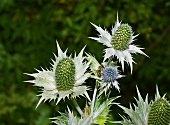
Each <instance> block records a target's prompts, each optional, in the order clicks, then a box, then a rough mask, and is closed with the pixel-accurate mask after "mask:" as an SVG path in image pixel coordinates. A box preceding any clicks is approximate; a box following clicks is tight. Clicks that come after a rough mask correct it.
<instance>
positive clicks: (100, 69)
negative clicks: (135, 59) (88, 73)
mask: <svg viewBox="0 0 170 125" xmlns="http://www.w3.org/2000/svg"><path fill="white" fill-rule="evenodd" d="M87 60H89V61H90V62H91V63H90V69H91V70H92V72H93V73H94V75H95V76H93V78H95V79H96V80H99V81H100V83H101V84H100V89H103V91H105V93H106V91H107V90H108V89H110V88H112V87H115V88H116V89H117V90H118V91H120V88H119V83H118V81H117V79H119V78H122V77H124V75H121V74H119V72H118V69H117V67H116V66H114V65H113V64H107V63H106V62H103V64H102V65H100V64H99V62H98V61H97V60H96V59H95V58H94V57H93V56H91V55H89V54H87Z"/></svg>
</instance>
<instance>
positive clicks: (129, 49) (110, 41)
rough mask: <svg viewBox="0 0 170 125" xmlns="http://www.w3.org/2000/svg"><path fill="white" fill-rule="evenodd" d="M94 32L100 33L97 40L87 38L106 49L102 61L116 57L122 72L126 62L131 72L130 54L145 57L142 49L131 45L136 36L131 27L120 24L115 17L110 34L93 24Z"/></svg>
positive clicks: (131, 61)
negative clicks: (115, 20)
mask: <svg viewBox="0 0 170 125" xmlns="http://www.w3.org/2000/svg"><path fill="white" fill-rule="evenodd" d="M91 24H92V25H93V26H94V27H95V28H96V30H97V31H98V32H99V33H100V34H99V38H96V37H89V38H91V39H94V40H96V41H98V42H99V43H102V44H104V45H106V46H107V47H108V48H107V49H105V55H104V60H106V59H108V58H110V57H112V56H116V57H117V58H118V60H119V62H120V63H121V65H122V70H123V71H124V62H127V63H128V64H129V65H130V69H131V73H132V70H133V64H132V63H135V62H134V61H133V57H132V55H131V53H140V54H143V55H145V56H147V55H146V54H145V53H144V52H142V51H141V49H143V48H139V47H137V46H135V45H133V44H132V43H133V41H134V39H135V38H136V37H137V36H138V35H135V36H134V35H133V34H134V33H133V31H132V28H131V26H129V25H128V24H121V22H119V20H118V15H117V22H116V24H115V26H114V28H112V30H111V32H112V33H111V34H110V33H109V32H108V31H107V30H106V29H105V30H103V29H102V28H101V27H99V26H96V25H95V24H93V23H91Z"/></svg>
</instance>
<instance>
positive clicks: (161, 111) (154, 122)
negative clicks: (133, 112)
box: [148, 96, 170, 125]
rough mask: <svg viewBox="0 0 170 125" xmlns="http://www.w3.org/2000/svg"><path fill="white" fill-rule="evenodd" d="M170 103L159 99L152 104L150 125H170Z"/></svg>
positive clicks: (149, 117) (161, 98)
mask: <svg viewBox="0 0 170 125" xmlns="http://www.w3.org/2000/svg"><path fill="white" fill-rule="evenodd" d="M169 124H170V103H169V102H168V101H167V100H166V99H165V98H164V96H163V97H160V96H159V97H158V98H156V99H155V101H153V102H152V105H151V109H150V111H149V115H148V125H169Z"/></svg>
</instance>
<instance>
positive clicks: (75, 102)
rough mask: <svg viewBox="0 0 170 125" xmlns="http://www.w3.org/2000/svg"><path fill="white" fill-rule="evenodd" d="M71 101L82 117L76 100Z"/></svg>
mask: <svg viewBox="0 0 170 125" xmlns="http://www.w3.org/2000/svg"><path fill="white" fill-rule="evenodd" d="M71 101H72V102H73V104H74V106H75V108H76V109H77V111H78V113H79V114H80V115H81V116H82V117H83V111H82V110H81V108H80V107H79V105H78V103H77V101H76V100H75V99H71Z"/></svg>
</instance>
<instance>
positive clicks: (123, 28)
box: [111, 24, 132, 50]
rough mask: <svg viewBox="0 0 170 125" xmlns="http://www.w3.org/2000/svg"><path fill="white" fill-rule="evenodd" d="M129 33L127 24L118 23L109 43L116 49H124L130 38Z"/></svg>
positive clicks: (130, 33) (130, 31)
mask: <svg viewBox="0 0 170 125" xmlns="http://www.w3.org/2000/svg"><path fill="white" fill-rule="evenodd" d="M131 35H132V30H131V27H130V26H129V25H128V24H122V25H120V26H119V27H118V28H117V30H116V31H115V34H114V35H113V39H112V41H111V45H112V46H113V47H114V48H115V49H116V50H125V49H127V47H128V43H129V40H130V38H131Z"/></svg>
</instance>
